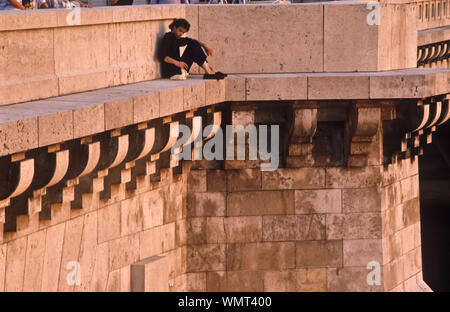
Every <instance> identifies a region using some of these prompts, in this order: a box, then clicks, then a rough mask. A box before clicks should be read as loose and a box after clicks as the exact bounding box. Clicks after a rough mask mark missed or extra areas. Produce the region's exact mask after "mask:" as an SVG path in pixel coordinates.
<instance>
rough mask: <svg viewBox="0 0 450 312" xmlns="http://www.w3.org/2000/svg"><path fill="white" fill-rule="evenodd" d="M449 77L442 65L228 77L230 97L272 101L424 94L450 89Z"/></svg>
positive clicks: (389, 97)
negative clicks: (392, 69)
mask: <svg viewBox="0 0 450 312" xmlns="http://www.w3.org/2000/svg"><path fill="white" fill-rule="evenodd" d="M449 79H450V70H449V69H439V68H430V69H422V68H421V69H417V68H410V69H404V70H396V71H382V72H355V73H286V74H239V75H232V76H230V77H229V78H228V82H227V84H228V87H229V88H228V90H227V91H228V93H227V99H228V100H233V101H250V100H251V101H255V100H264V101H270V100H346V99H400V98H424V97H429V96H433V95H437V94H446V93H449V91H450V84H449ZM293 86H295V89H294V88H293ZM231 87H232V88H231Z"/></svg>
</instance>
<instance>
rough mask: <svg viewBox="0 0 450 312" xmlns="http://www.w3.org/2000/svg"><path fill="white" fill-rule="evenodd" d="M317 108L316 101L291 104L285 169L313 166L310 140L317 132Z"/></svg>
mask: <svg viewBox="0 0 450 312" xmlns="http://www.w3.org/2000/svg"><path fill="white" fill-rule="evenodd" d="M318 107H319V105H318V103H317V102H316V101H296V102H294V103H293V105H292V110H293V112H292V121H291V131H290V138H289V148H288V155H287V157H286V165H287V167H293V168H297V167H310V166H313V165H314V157H313V154H312V151H313V142H312V139H313V136H314V134H315V133H316V130H317V117H318Z"/></svg>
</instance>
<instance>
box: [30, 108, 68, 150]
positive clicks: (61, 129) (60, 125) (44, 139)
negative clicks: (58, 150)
mask: <svg viewBox="0 0 450 312" xmlns="http://www.w3.org/2000/svg"><path fill="white" fill-rule="evenodd" d="M38 124H39V146H47V145H51V144H55V143H59V142H62V141H67V140H70V139H72V138H73V113H72V112H71V111H67V112H59V113H55V114H50V115H45V116H39V118H38Z"/></svg>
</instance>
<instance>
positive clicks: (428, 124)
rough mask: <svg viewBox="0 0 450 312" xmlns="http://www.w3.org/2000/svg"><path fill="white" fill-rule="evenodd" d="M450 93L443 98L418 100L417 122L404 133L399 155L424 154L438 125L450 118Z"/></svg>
mask: <svg viewBox="0 0 450 312" xmlns="http://www.w3.org/2000/svg"><path fill="white" fill-rule="evenodd" d="M449 99H450V95H446V96H445V97H443V98H438V97H436V98H428V99H424V100H421V101H418V102H417V112H416V113H415V114H413V115H414V116H415V118H413V119H415V122H414V121H411V123H412V126H411V127H410V129H409V130H407V131H406V133H404V135H403V137H402V140H401V150H400V153H399V157H400V158H401V159H406V158H410V157H413V156H415V155H422V154H423V147H424V145H426V144H430V143H431V142H432V141H433V133H434V132H435V131H436V129H437V127H438V126H440V125H442V124H444V123H446V122H447V121H448V120H450V104H449Z"/></svg>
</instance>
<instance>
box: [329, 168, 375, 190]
mask: <svg viewBox="0 0 450 312" xmlns="http://www.w3.org/2000/svg"><path fill="white" fill-rule="evenodd" d="M380 179H381V175H380V168H379V167H364V168H327V169H326V187H327V188H363V187H373V186H376V185H377V184H378V183H379V182H380Z"/></svg>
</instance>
